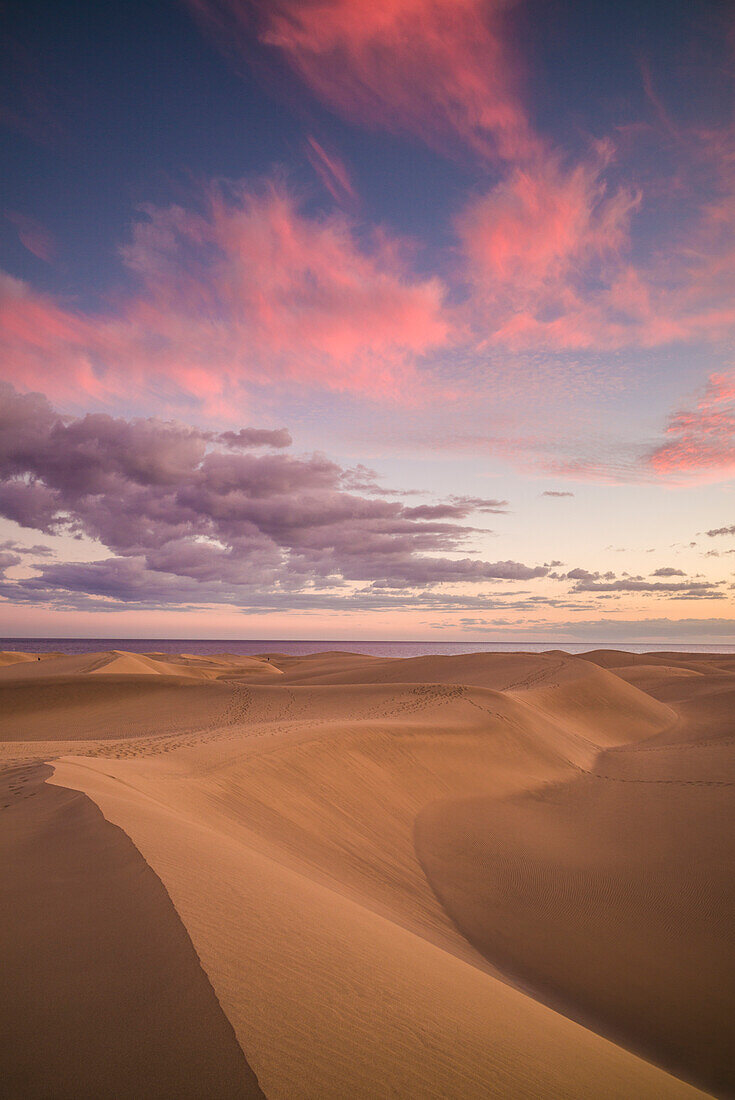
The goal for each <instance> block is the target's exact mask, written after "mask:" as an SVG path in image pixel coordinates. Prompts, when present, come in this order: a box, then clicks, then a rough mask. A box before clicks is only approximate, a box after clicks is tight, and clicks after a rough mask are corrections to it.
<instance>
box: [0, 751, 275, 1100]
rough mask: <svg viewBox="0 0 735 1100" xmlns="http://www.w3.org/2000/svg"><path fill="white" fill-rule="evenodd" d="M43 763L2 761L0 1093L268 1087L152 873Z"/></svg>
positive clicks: (231, 1092) (238, 1091) (221, 1092)
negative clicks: (54, 781)
mask: <svg viewBox="0 0 735 1100" xmlns="http://www.w3.org/2000/svg"><path fill="white" fill-rule="evenodd" d="M50 774H51V769H50V768H48V767H45V766H27V767H21V768H15V769H12V770H8V771H5V772H3V773H0V821H1V822H2V827H1V828H0V854H1V857H2V864H3V877H2V883H0V953H1V954H2V960H3V963H2V966H3V996H2V1007H1V1008H0V1016H1V1020H2V1026H0V1035H1V1036H2V1038H1V1039H0V1062H1V1063H2V1067H3V1068H2V1076H3V1084H2V1088H1V1089H0V1091H2V1093H3V1095H4V1096H14V1097H24V1098H26V1097H28V1098H30V1097H38V1098H41V1097H50V1096H69V1097H71V1096H74V1097H89V1098H92V1097H95V1098H101V1097H120V1096H129V1097H133V1096H136V1097H145V1096H151V1097H152V1096H176V1097H192V1098H194V1097H198V1098H201V1097H203V1096H222V1097H224V1096H227V1097H243V1098H244V1097H257V1096H262V1093H261V1091H260V1089H259V1087H258V1083H257V1080H256V1078H255V1075H254V1074H253V1072H252V1071H251V1069H250V1067H249V1066H248V1064H247V1062H246V1060H245V1057H244V1055H243V1053H242V1050H241V1049H240V1047H239V1046H238V1043H237V1040H236V1038H235V1034H234V1032H233V1030H232V1027H231V1025H230V1023H229V1022H228V1020H227V1018H226V1017H225V1016H224V1014H223V1012H222V1010H221V1008H220V1006H219V1003H218V1002H217V999H216V997H215V995H214V992H213V990H212V987H211V984H210V982H209V980H208V978H207V976H206V974H205V973H204V971H203V970H202V968H201V965H200V963H199V959H198V958H197V955H196V953H195V951H194V948H193V947H192V944H191V940H190V939H189V936H188V935H187V933H186V930H185V928H184V926H183V924H182V923H181V920H180V918H179V916H178V915H177V913H176V910H175V909H174V907H173V905H172V904H171V900H170V898H169V897H168V895H167V893H166V891H165V890H164V888H163V886H162V885H161V883H160V881H159V880H158V878H157V877H156V876H155V875H154V874H153V872H152V871H151V870H150V868H149V867H148V865H147V864H146V863H145V861H144V860H143V858H142V856H141V855H140V854H139V852H138V851H137V850H136V849H135V848H134V846H133V844H132V843H131V841H130V840H129V839H128V837H127V836H126V835H125V834H124V833H123V832H122V831H121V830H120V829H118V828H116V827H115V826H114V825H111V824H109V822H107V821H105V819H104V818H103V817H102V814H101V813H100V811H99V810H98V809H97V807H96V806H95V805H94V803H92V802H91V801H90V800H89V799H88V798H87V797H86V796H85V795H83V794H80V793H79V792H77V791H70V790H65V789H64V788H62V787H52V786H49V785H48V784H46V783H44V782H43V780H44V778H45V777H46V776H48V775H50Z"/></svg>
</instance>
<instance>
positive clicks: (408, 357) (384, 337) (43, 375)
mask: <svg viewBox="0 0 735 1100" xmlns="http://www.w3.org/2000/svg"><path fill="white" fill-rule="evenodd" d="M122 257H123V260H124V262H125V264H126V266H127V268H128V270H129V271H130V272H131V273H132V276H133V277H134V278H135V280H136V282H137V286H136V288H135V289H134V290H133V292H132V293H131V294H129V295H128V296H126V297H124V298H122V300H120V301H119V302H118V303H116V306H115V309H114V310H112V309H111V310H110V312H108V313H105V314H101V315H95V314H90V313H86V312H83V311H81V310H77V311H75V310H73V309H72V308H70V307H69V306H67V305H62V304H61V303H59V302H56V301H54V300H53V299H52V298H51V297H49V296H47V295H42V294H38V293H36V292H34V291H33V290H32V289H31V288H30V287H28V286H27V285H26V284H24V283H22V282H21V281H19V280H17V279H13V278H11V277H10V276H4V277H3V279H2V282H0V348H1V349H2V370H3V372H4V376H5V377H6V378H9V379H12V380H13V381H14V382H16V383H17V384H20V385H24V386H26V387H28V388H39V389H46V388H49V387H53V392H54V395H55V396H56V397H57V398H65V399H69V398H70V397H73V395H77V396H78V395H79V394H82V395H86V396H87V397H92V398H97V399H99V400H104V399H105V397H109V396H110V395H119V394H120V393H126V394H128V393H129V392H130V390H131V388H135V387H137V388H138V389H139V390H140V391H142V392H145V391H146V389H148V388H151V387H152V386H155V385H156V383H159V384H160V383H161V382H163V383H164V384H166V385H167V386H168V387H169V390H170V392H171V393H172V394H174V395H175V394H176V392H177V391H178V392H180V393H181V394H183V395H184V396H191V397H194V398H196V399H198V400H199V401H200V402H201V403H202V404H203V405H204V406H205V407H209V408H211V409H214V410H217V411H219V412H220V413H222V414H225V415H226V414H227V398H228V397H229V399H230V400H231V399H232V397H233V396H238V395H239V396H242V394H243V392H245V393H246V392H247V388H248V385H253V386H257V385H262V384H264V382H265V380H266V378H267V380H268V384H269V385H278V384H279V383H290V384H294V383H295V384H297V385H304V386H317V387H320V388H323V389H326V390H335V391H342V392H349V393H359V394H362V395H363V396H365V397H368V398H376V399H377V398H385V397H388V398H391V399H398V400H402V401H406V402H408V403H412V402H413V401H414V400H415V399H416V398H417V395H418V391H419V390H420V379H419V377H418V375H417V372H416V361H417V359H418V358H420V357H421V356H422V355H424V354H425V353H427V352H428V351H430V350H431V349H435V348H437V347H441V346H442V345H444V344H445V343H446V342H447V340H448V339H449V336H450V324H449V321H448V319H447V317H446V316H445V312H444V305H443V298H444V289H443V286H442V284H441V283H440V281H439V280H438V279H434V278H417V277H415V276H413V275H412V274H411V272H410V270H409V269H408V266H407V264H405V263H404V262H403V260H402V259H401V242H400V241H399V240H397V239H391V238H390V237H389V236H387V235H386V234H384V233H379V234H374V235H372V236H371V237H368V238H367V239H365V238H364V237H363V238H362V239H358V236H357V233H356V231H355V229H354V227H353V226H352V225H351V223H350V222H349V220H348V219H347V218H345V217H344V216H342V215H339V216H336V215H335V216H332V217H309V216H307V215H306V214H305V213H304V212H303V210H302V209H300V207H299V204H298V202H297V201H296V199H295V198H294V197H293V195H292V194H290V193H289V191H288V189H287V188H286V187H285V185H283V184H281V183H279V182H274V181H272V180H270V181H265V182H262V183H261V184H259V185H255V186H253V187H248V186H245V185H232V186H227V187H225V186H224V185H223V186H214V185H212V186H211V187H210V188H209V189H208V190H207V191H206V193H205V195H204V196H203V204H202V208H201V209H200V210H193V209H184V208H183V207H180V206H172V207H165V208H160V207H147V208H146V209H145V211H144V216H143V217H142V218H141V219H140V220H139V221H138V222H136V224H135V226H134V229H133V236H132V241H131V242H130V243H129V244H128V245H127V246H126V247H124V248H123V249H122ZM49 363H53V365H54V370H53V372H51V373H50V372H49Z"/></svg>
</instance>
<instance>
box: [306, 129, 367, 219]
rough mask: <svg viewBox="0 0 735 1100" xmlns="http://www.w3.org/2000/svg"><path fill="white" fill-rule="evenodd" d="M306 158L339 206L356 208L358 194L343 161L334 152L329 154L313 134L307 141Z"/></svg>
mask: <svg viewBox="0 0 735 1100" xmlns="http://www.w3.org/2000/svg"><path fill="white" fill-rule="evenodd" d="M306 157H307V160H308V161H309V164H310V165H311V166H312V168H313V169H314V171H315V172H316V174H317V176H318V177H319V179H320V180H321V181H322V183H323V184H324V186H325V187H326V189H327V191H328V192H329V194H330V195H331V196H332V198H333V199H334V201H335V202H336V203H337V205H338V206H346V207H347V208H348V209H349V208H351V207H354V206H355V205H356V203H357V192H356V190H355V188H354V185H353V183H352V180H351V178H350V173H349V172H348V170H347V166H346V165H345V164H344V162H343V161H342V159H341V158H340V157H338V156H337V154H336V153H335V152H333V151H332V152H327V150H326V149H325V148H324V145H323V144H322V143H321V142H319V141H317V140H316V138H315V137H314V136H313V135H312V134H309V135H308V137H307V139H306Z"/></svg>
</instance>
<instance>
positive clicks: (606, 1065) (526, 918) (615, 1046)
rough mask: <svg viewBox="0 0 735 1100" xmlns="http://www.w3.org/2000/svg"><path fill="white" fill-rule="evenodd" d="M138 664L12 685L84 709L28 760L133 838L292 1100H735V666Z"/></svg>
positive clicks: (256, 1053) (248, 1042) (248, 1043)
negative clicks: (46, 765) (142, 702)
mask: <svg viewBox="0 0 735 1100" xmlns="http://www.w3.org/2000/svg"><path fill="white" fill-rule="evenodd" d="M131 657H133V659H132V660H128V659H127V658H126V656H125V655H121V654H117V655H112V656H111V655H109V654H108V655H85V656H84V659H78V658H73V659H72V658H58V659H57V660H56V661H53V662H48V663H46V662H42V663H41V665H39V666H38V667H37V668H36V669H35V670H33V671H31V672H25V671H23V672H22V673H18V674H16V675H14V674H13V673H12V670H11V669H6V670H3V671H0V693H2V691H3V690H7V691H8V692H10V693H12V692H15V693H16V695H17V697H18V698H20V696H21V694H22V692H23V690H25V689H26V687H27V688H29V689H30V687H31V685H35V686H37V687H39V688H40V689H42V690H41V693H40V694H41V695H43V693H44V692H50V691H51V690H52V688H51V687H50V686H49V685H50V684H51V682H52V681H54V682H55V684H56V687H55V689H54V690H57V691H61V692H66V693H67V694H65V695H63V697H62V695H58V696H57V697H56V700H55V702H54V701H53V700H51V696H48V699H49V700H51V701H50V702H48V705H44V706H39V707H38V708H37V710H36V712H35V717H34V716H33V714H32V713H31V711H32V708H31V709H29V708H28V707H27V708H26V710H25V711H24V712H23V715H24V716H23V722H24V723H25V726H24V728H25V729H26V731H27V736H28V737H29V738H32V737H33V734H34V731H35V732H36V733H37V734H38V737H39V739H37V740H36V741H35V742H34V741H32V740H30V739H29V740H28V741H26V742H25V743H24V742H22V740H21V739H19V738H15V739H14V740H12V741H8V742H7V743H6V745H5V752H6V754H14V755H15V756H16V757H22V756H23V755H24V754H25V755H26V756H27V757H28V758H31V757H32V756H33V754H34V753H36V754H37V753H38V752H39V751H41V752H43V753H44V754H45V755H46V758H49V759H50V758H51V757H54V759H53V767H54V769H55V771H54V775H53V776H52V777H51V779H50V781H49V782H51V783H53V784H54V785H59V786H61V787H62V788H66V789H67V790H69V789H72V790H79V791H83V792H85V794H86V795H87V796H88V798H90V799H92V800H93V801H94V802H95V803H96V804H97V805H98V806H99V807H100V809H101V810H102V812H103V813H104V815H105V817H106V818H107V819H108V821H110V822H112V823H114V824H116V825H118V826H120V827H121V828H122V829H123V830H124V831H125V833H126V834H127V836H128V837H129V838H130V839H131V841H132V842H133V844H134V845H135V846H136V848H137V850H138V851H139V852H140V853H141V855H142V856H143V857H144V859H145V860H146V862H147V864H148V865H149V867H150V868H151V869H152V871H153V872H155V874H156V875H158V876H159V878H160V880H161V882H162V883H163V885H164V886H165V888H166V890H167V891H168V894H169V895H170V898H171V900H172V902H173V904H174V906H175V908H176V912H177V913H178V915H179V917H180V918H181V920H182V921H183V923H184V926H185V928H186V931H187V933H188V934H189V936H190V937H191V941H192V943H193V945H194V948H195V949H196V952H197V954H198V956H199V958H200V959H201V963H202V966H203V967H204V970H205V972H206V975H207V977H208V979H209V980H210V981H211V983H212V986H213V988H214V991H215V993H216V995H217V998H218V999H219V1003H220V1005H221V1006H222V1009H223V1010H224V1012H225V1014H226V1016H227V1018H228V1019H229V1021H230V1022H231V1024H232V1026H233V1028H234V1030H235V1034H236V1036H237V1039H238V1041H239V1043H240V1047H241V1049H242V1050H243V1051H245V1052H246V1054H247V1058H248V1061H249V1063H250V1065H251V1066H252V1067H253V1069H254V1071H255V1072H256V1073H257V1075H258V1079H259V1082H260V1086H261V1087H262V1089H263V1091H264V1092H265V1094H266V1095H267V1096H269V1097H284V1098H285V1097H314V1098H316V1097H343V1096H346V1095H356V1096H364V1097H389V1096H401V1097H403V1096H411V1097H413V1096H421V1097H486V1096H488V1095H491V1096H499V1097H509V1098H510V1097H529V1098H530V1097H589V1096H595V1097H598V1096H599V1097H616V1098H621V1100H622V1098H627V1097H633V1096H635V1097H657V1098H658V1097H678V1096H682V1097H684V1096H694V1095H699V1093H698V1092H697V1090H696V1088H693V1087H692V1086H691V1085H690V1084H685V1083H684V1082H683V1081H682V1080H677V1078H676V1077H675V1076H671V1074H670V1073H668V1072H666V1071H665V1070H663V1069H661V1068H657V1067H656V1066H655V1065H653V1064H651V1063H650V1062H649V1061H646V1060H644V1058H642V1057H640V1054H643V1055H644V1056H645V1058H648V1059H653V1060H655V1061H656V1062H658V1063H661V1064H662V1065H666V1066H667V1067H668V1068H669V1069H671V1070H674V1071H675V1072H676V1073H678V1074H680V1075H681V1076H683V1077H686V1078H688V1079H689V1080H690V1081H694V1082H696V1083H697V1084H698V1085H700V1086H702V1087H704V1088H708V1087H709V1088H711V1089H714V1090H720V1092H721V1094H722V1095H725V1094H726V1092H727V1089H728V1088H730V1083H729V1082H730V1078H729V1074H730V1068H729V1062H728V1044H729V1042H730V1039H731V1031H730V1029H731V1023H730V1021H731V1020H732V1019H733V1012H732V1009H733V1007H735V1006H734V1004H733V1002H734V1000H735V998H734V997H733V993H732V989H733V986H732V985H728V982H729V975H730V973H731V971H730V970H729V969H728V968H729V967H730V962H731V960H730V955H729V954H728V941H727V937H726V929H727V921H728V919H729V909H728V907H729V906H730V902H731V895H730V892H729V885H728V883H727V877H726V875H724V874H723V873H721V872H722V865H723V864H724V861H726V860H727V859H729V856H730V849H729V838H728V839H726V840H721V839H719V837H720V834H721V833H723V832H724V833H727V832H728V830H727V829H723V828H722V824H723V822H724V820H725V817H726V815H729V814H730V812H731V809H730V804H729V802H728V799H729V797H730V794H729V791H730V788H729V787H727V786H725V785H724V782H720V784H719V785H717V786H715V787H710V786H706V785H705V783H704V782H703V780H707V781H708V782H709V780H710V779H711V778H712V776H711V774H710V773H709V771H708V769H710V768H711V766H713V765H714V764H715V763H716V767H717V768H718V769H720V770H722V769H727V768H728V767H730V766H731V762H732V755H731V754H732V749H731V744H730V741H731V738H728V734H727V730H728V722H727V704H726V703H725V704H723V703H722V701H723V700H727V698H728V694H727V693H728V690H729V689H731V688H735V672H733V671H731V670H730V669H729V667H728V666H727V664H725V667H721V666H720V665H718V664H717V662H716V661H710V662H709V665H708V667H707V669H699V668H697V669H693V670H690V669H688V668H686V667H684V666H686V664H687V662H686V661H684V662H681V663H679V664H674V665H671V666H668V665H666V663H665V660H664V659H663V658H661V659H659V658H658V657H656V658H655V659H652V658H649V657H646V659H645V661H643V662H639V661H637V660H636V659H635V658H633V657H632V656H631V655H629V654H623V655H622V657H623V660H621V661H617V662H616V661H614V660H607V659H605V658H606V655H603V657H602V658H600V657H599V655H587V657H588V658H595V659H579V658H574V657H569V656H568V655H566V654H563V653H556V652H555V653H549V654H543V655H532V654H472V655H469V656H467V657H462V658H453V657H452V658H444V657H428V658H416V659H409V660H398V659H396V660H389V661H387V660H383V659H377V658H371V657H364V656H362V655H357V654H344V653H339V654H315V655H311V656H309V657H305V658H292V657H286V656H284V655H279V654H275V653H273V654H268V655H264V657H263V658H239V657H236V656H233V655H224V654H223V655H219V656H218V657H216V658H197V657H196V656H195V655H188V656H186V657H184V656H182V657H171V656H169V655H166V656H165V657H164V655H160V654H147V655H145V658H144V659H142V658H140V657H139V655H131ZM266 657H267V658H269V659H265V658H266ZM72 661H76V662H77V664H76V666H75V668H76V671H72V668H71V664H70V662H72ZM43 664H46V665H47V667H46V668H45V669H42V667H41V666H42V665H43ZM141 665H142V666H143V668H144V671H142V670H141ZM652 666H653V673H652V672H651V667H652ZM15 667H17V668H18V669H20V668H22V669H23V670H25V669H26V668H29V667H30V666H29V665H28V664H25V665H22V666H21V665H17V666H15ZM52 667H55V669H56V672H55V673H54V674H53V675H47V673H48V672H49V670H50V669H51V668H52ZM112 667H114V668H115V670H116V671H108V672H106V673H105V671H104V670H105V669H110V668H112ZM159 668H160V669H163V671H159ZM631 668H633V671H632V672H631ZM123 669H124V670H125V671H121V670H123ZM182 669H183V671H181V670H182ZM646 669H647V671H646ZM667 669H668V670H669V671H668V672H667ZM172 670H174V672H173V673H172ZM187 670H192V671H193V672H194V673H195V674H188V675H187ZM688 673H691V674H688ZM706 678H709V680H710V681H712V689H711V690H708V691H707V692H704V693H700V694H699V695H697V694H696V693H695V692H694V690H693V688H690V689H689V690H687V685H695V684H696V685H697V686H698V687H701V685H702V683H703V682H704V680H705V679H706ZM708 682H709V681H708ZM123 684H126V685H127V688H126V689H125V690H126V691H128V693H129V694H128V695H126V694H125V691H123V688H122V686H121V685H123ZM144 685H155V690H156V691H159V692H160V691H163V692H167V693H168V696H167V698H168V702H166V703H165V704H162V705H161V709H160V716H161V719H162V720H163V718H165V716H166V708H168V711H169V718H170V722H169V725H168V726H166V727H165V729H162V730H159V732H157V733H156V732H152V731H151V729H150V728H149V727H146V728H145V729H144V727H143V718H142V717H140V718H139V719H138V718H135V720H134V717H135V716H134V715H133V716H132V717H131V715H132V711H131V708H132V707H133V700H134V699H135V698H136V697H137V696H136V694H135V693H137V692H140V691H145V690H148V691H151V690H153V689H152V688H151V687H148V688H147V689H146V688H145V687H144ZM672 685H676V686H672ZM727 685H729V687H728V686H727ZM646 687H651V690H650V691H648V690H645V689H646ZM75 688H76V692H77V694H75V690H74V689H75ZM90 691H94V692H97V691H100V692H103V693H104V692H108V693H110V694H109V695H108V697H107V703H105V702H104V696H103V695H100V696H96V695H95V696H94V700H95V701H94V703H92V696H88V695H85V694H84V693H85V692H90ZM115 693H117V694H115ZM206 693H210V694H209V695H207V694H206ZM9 697H10V698H13V696H12V694H11V695H10V696H9ZM146 698H151V699H152V698H153V696H150V697H147V696H146ZM177 698H178V699H179V700H183V702H181V703H175V702H174V700H176V699H177ZM189 700H191V701H192V704H191V706H189V705H188V701H189ZM697 700H699V702H697ZM717 700H719V701H720V702H718V701H717ZM75 707H77V708H81V709H82V710H85V709H86V710H87V711H88V713H90V714H91V715H92V718H91V719H90V720H89V725H88V727H85V728H88V730H89V740H87V741H84V742H83V741H77V743H76V747H75V748H74V749H73V754H72V755H69V748H70V744H69V741H68V739H67V738H66V736H65V734H64V732H63V730H64V727H65V726H66V727H67V728H68V725H69V723H68V722H65V716H66V717H67V718H68V716H69V715H71V714H73V713H74V708H75ZM105 707H107V708H108V709H105ZM718 707H719V710H718ZM177 708H178V709H177ZM197 708H199V709H197ZM710 712H711V714H712V716H713V717H714V718H715V719H716V721H715V727H716V729H715V736H714V737H705V736H704V735H703V732H702V731H703V730H704V728H705V727H706V726H707V720H708V719H707V715H708V713H710ZM52 713H53V714H55V715H56V718H57V726H58V729H59V734H58V737H59V741H58V742H57V743H58V749H57V750H56V752H54V751H53V750H52V745H51V739H50V737H49V721H50V720H49V717H48V716H49V715H50V714H52ZM116 714H117V717H116V716H115V715H116ZM121 714H124V715H125V716H126V717H125V722H126V723H127V726H126V727H125V728H126V730H127V732H124V731H123V733H121V732H120V731H121V729H122V728H123V725H122V724H121V719H120V715H121ZM718 716H719V717H718ZM75 720H76V723H77V727H79V719H78V718H76V719H75ZM167 720H168V719H167ZM136 722H138V723H139V724H137V725H136ZM177 722H178V723H179V724H180V727H181V728H180V729H178V730H176V729H175V726H176V723H177ZM95 723H96V729H97V733H96V736H95V734H94V732H93V730H94V727H95ZM151 724H152V723H150V722H149V726H150V725H151ZM113 727H114V729H115V730H116V731H117V732H115V733H114V735H110V733H109V730H110V729H111V728H113ZM13 728H15V729H16V730H17V729H18V728H19V724H18V722H17V721H16V722H15V723H14V721H13V720H10V721H9V723H8V727H7V729H8V731H9V733H8V735H11V734H12V730H13ZM41 734H42V735H43V738H42V739H41ZM693 742H695V743H696V747H695V748H691V746H692V743H693ZM666 746H668V748H666ZM682 746H685V747H682ZM59 752H61V753H66V754H67V755H65V756H63V758H58V754H59ZM705 773H706V774H705ZM691 775H697V776H699V780H698V781H697V785H694V784H692V783H690V782H689V778H691ZM685 778H686V779H687V783H686V784H685V783H684V779H685ZM662 779H664V780H666V782H661V780H662ZM644 780H645V785H644V782H643V781H644ZM700 780H702V782H700ZM727 782H728V783H729V780H727ZM683 790H684V791H686V792H687V793H685V794H682V793H681V792H682V791H683ZM644 792H645V793H644ZM672 821H673V822H676V823H677V826H676V828H678V830H679V832H678V833H677V831H676V828H674V829H672V827H671V822H672ZM682 836H685V837H686V843H682V839H681V838H682ZM682 884H686V886H685V888H682ZM621 928H622V929H623V930H624V935H622V936H618V937H617V940H616V930H619V929H621ZM682 944H683V945H684V948H683V947H682ZM707 990H709V992H710V996H709V1000H707ZM687 998H688V999H687ZM542 1002H546V1003H542ZM549 1005H553V1006H554V1007H549ZM692 1007H693V1010H691V1009H692ZM555 1008H557V1009H559V1008H560V1009H561V1010H562V1012H563V1013H564V1014H565V1015H563V1014H560V1012H559V1011H555ZM569 1016H572V1017H575V1018H576V1019H577V1020H582V1021H584V1023H586V1024H587V1025H589V1026H582V1025H581V1024H580V1023H579V1022H575V1021H574V1020H573V1019H570V1018H567V1017H569ZM593 1029H594V1030H593ZM595 1032H598V1034H596V1033H595ZM611 1040H614V1041H611Z"/></svg>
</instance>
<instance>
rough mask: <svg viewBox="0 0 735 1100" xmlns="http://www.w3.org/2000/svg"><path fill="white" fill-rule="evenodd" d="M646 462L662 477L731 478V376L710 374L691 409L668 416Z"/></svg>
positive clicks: (734, 452)
mask: <svg viewBox="0 0 735 1100" xmlns="http://www.w3.org/2000/svg"><path fill="white" fill-rule="evenodd" d="M648 463H649V465H650V466H651V467H652V468H653V470H655V471H656V473H658V474H663V475H666V476H671V475H673V476H676V475H684V476H692V475H693V476H696V477H698V478H706V479H710V478H713V477H722V476H723V475H725V476H732V475H735V373H727V374H713V375H710V378H709V380H708V382H707V386H706V387H705V390H704V393H703V394H702V396H701V397H700V399H699V400H698V401H697V403H696V405H695V407H694V408H693V409H683V410H681V411H679V412H677V413H675V414H674V415H673V416H672V417H671V419H670V421H669V425H668V427H667V429H666V439H665V441H664V442H663V443H662V444H661V445H660V446H659V447H657V448H656V449H655V450H654V451H653V452H652V454H651V455H650V456H649V458H648Z"/></svg>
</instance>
